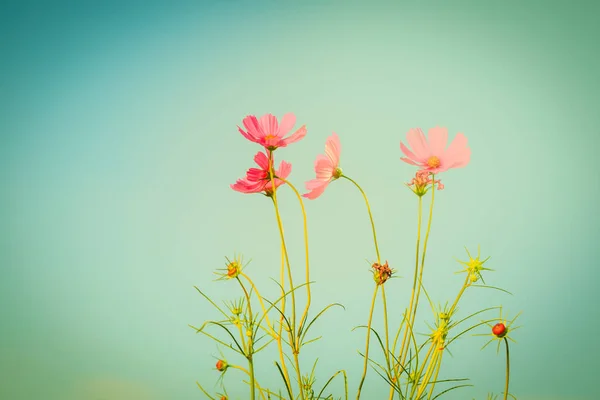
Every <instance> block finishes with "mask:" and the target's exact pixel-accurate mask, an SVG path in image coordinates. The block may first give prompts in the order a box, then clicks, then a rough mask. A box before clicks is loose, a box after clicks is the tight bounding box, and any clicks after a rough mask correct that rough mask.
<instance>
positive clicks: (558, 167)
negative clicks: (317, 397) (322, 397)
mask: <svg viewBox="0 0 600 400" xmlns="http://www.w3.org/2000/svg"><path fill="white" fill-rule="evenodd" d="M595 4H598V3H597V2H595V1H589V2H583V1H570V2H567V1H562V2H552V1H548V0H543V1H542V0H539V1H516V0H508V1H501V2H500V1H476V0H470V1H467V0H465V1H443V0H438V1H433V0H422V1H406V0H405V1H395V2H376V1H370V2H369V3H368V4H367V2H348V1H343V2H342V1H302V2H300V1H298V2H291V1H260V2H259V1H252V2H250V1H234V0H228V1H205V2H201V1H177V2H167V1H164V2H157V1H128V2H124V1H82V2H65V1H54V2H49V1H48V2H32V1H19V2H7V1H4V2H2V6H1V7H0V49H1V50H2V55H1V58H0V93H1V96H0V102H1V104H0V132H1V133H2V145H1V146H0V163H1V164H2V168H1V171H0V173H1V191H2V196H1V197H0V201H1V203H0V207H1V208H0V213H1V215H0V218H1V220H2V227H3V229H2V233H1V236H0V252H1V255H0V257H1V259H0V261H1V265H2V276H1V278H0V304H1V305H2V306H1V308H0V310H1V314H0V321H1V338H2V340H1V341H0V397H1V398H2V399H7V400H13V399H14V400H17V399H61V400H62V399H94V400H99V399H110V400H113V399H197V398H203V395H202V394H201V392H200V391H199V390H198V388H197V387H196V384H195V381H196V380H199V381H200V382H201V383H203V384H204V385H205V386H206V387H208V388H210V389H212V388H215V386H214V383H215V382H216V379H217V377H218V373H217V372H216V371H215V370H214V363H215V361H216V357H218V356H219V350H218V349H217V347H216V346H215V345H214V343H212V342H210V341H208V340H206V339H205V338H203V337H201V336H199V335H195V334H194V332H193V330H191V329H190V328H189V327H188V326H187V324H196V325H197V324H200V323H201V322H202V321H203V320H205V319H209V318H216V317H217V314H215V312H213V310H212V309H211V308H210V307H209V306H207V303H206V301H204V300H203V299H202V298H201V297H200V295H199V294H198V293H197V292H196V291H195V290H194V289H193V285H199V286H201V287H202V288H204V289H205V290H206V291H207V292H208V293H210V294H211V295H212V296H214V297H215V298H216V299H231V298H232V296H239V293H238V292H237V291H234V285H231V284H227V283H224V282H218V283H214V282H212V279H213V278H214V275H213V274H212V272H213V271H214V269H215V268H220V267H222V266H223V262H224V258H223V257H224V256H229V257H231V256H232V255H233V253H234V252H242V253H243V254H244V255H245V256H246V257H247V258H252V259H253V261H252V263H251V264H250V266H249V269H248V271H249V273H251V274H252V276H254V277H255V279H256V281H257V282H258V283H259V284H260V286H261V287H263V288H264V289H263V292H264V293H263V294H265V295H267V296H275V295H276V293H277V290H276V287H275V285H274V284H273V283H272V282H270V281H269V280H268V277H270V276H277V274H278V272H277V271H278V268H279V255H278V254H279V248H278V232H277V229H276V223H275V219H274V215H273V210H272V206H271V205H270V202H269V201H268V200H267V199H265V198H264V197H262V196H244V195H241V194H239V193H235V192H233V191H232V190H231V189H229V187H228V185H229V184H230V183H233V182H234V181H235V180H236V178H238V177H241V176H243V174H244V172H245V170H246V168H248V167H250V166H251V165H252V157H253V155H254V154H255V153H256V152H257V151H258V150H259V148H258V146H257V145H255V144H252V143H249V142H247V141H246V140H244V139H243V138H242V136H241V135H240V134H239V133H238V132H237V129H236V125H237V124H240V123H241V120H242V118H243V117H244V116H245V115H247V114H258V115H262V114H264V113H267V112H271V113H274V114H275V115H277V116H279V117H280V116H281V115H283V113H285V112H294V113H295V114H296V116H297V118H298V124H304V123H305V124H306V125H307V128H308V135H307V136H306V138H305V139H303V140H302V141H301V142H299V143H297V144H294V145H293V146H291V147H289V148H287V149H282V150H280V151H278V152H277V155H278V156H279V157H285V159H286V160H288V161H290V162H292V164H293V168H294V169H293V172H292V175H291V177H290V179H291V180H292V181H293V182H295V183H296V185H297V186H301V185H302V183H303V182H304V181H305V180H308V179H310V178H312V176H313V171H312V163H313V160H314V157H315V155H316V154H317V153H320V152H322V151H323V145H324V141H325V138H326V137H327V135H329V134H330V133H331V132H332V131H335V132H337V133H338V134H339V135H340V137H341V140H342V146H343V154H342V168H343V169H344V172H345V173H347V174H348V175H349V176H351V177H353V178H354V179H356V180H357V181H358V182H360V183H361V184H362V185H363V187H364V189H365V190H366V192H367V194H368V195H369V197H370V201H371V203H372V206H373V210H374V215H375V222H376V225H377V228H378V235H379V237H380V248H381V252H382V257H383V258H384V259H388V260H389V261H390V264H391V266H392V267H393V268H396V269H398V275H400V276H403V277H404V279H396V280H393V281H391V282H390V283H388V284H387V285H388V286H387V290H388V294H389V307H390V309H392V310H393V311H392V314H393V317H392V322H393V326H396V324H397V322H398V321H399V313H400V311H401V309H402V308H403V307H405V306H406V304H407V299H408V294H409V288H410V276H411V270H412V265H413V264H412V260H413V257H414V255H413V251H414V240H415V232H416V226H415V222H416V197H415V196H414V195H412V193H411V192H410V191H408V190H407V189H406V188H405V187H403V182H406V181H409V180H410V178H411V176H412V174H413V173H414V168H413V167H411V166H409V165H407V164H404V163H403V162H401V161H400V160H399V157H400V156H401V153H400V149H399V145H398V144H399V141H400V140H404V139H405V134H406V132H407V131H408V129H409V128H411V127H416V126H420V127H422V128H423V129H425V130H427V129H429V128H431V127H433V126H435V125H442V126H446V127H448V128H449V130H450V134H451V137H452V136H453V135H454V134H455V133H456V132H463V133H464V134H465V135H466V136H467V137H468V139H469V145H470V147H471V149H472V158H471V163H470V164H469V165H468V167H467V168H464V169H461V170H454V171H451V172H448V173H445V174H444V175H443V176H442V179H443V182H444V183H445V185H446V189H445V190H444V191H443V192H439V196H438V197H437V199H439V202H437V200H436V204H437V206H436V210H435V216H434V221H433V233H432V235H431V239H430V253H429V256H428V261H427V270H426V275H427V276H426V279H427V280H428V289H429V291H430V293H431V294H432V296H433V299H434V300H435V301H436V302H445V301H446V300H451V299H453V298H454V296H455V294H456V292H457V290H458V288H459V287H460V284H461V282H462V276H458V275H454V274H452V272H454V271H456V270H458V269H459V268H460V266H459V265H458V264H457V263H456V262H455V261H454V257H457V258H459V259H465V257H466V254H465V252H464V249H463V246H464V245H466V246H468V247H469V248H470V249H471V250H473V251H476V248H477V245H481V249H482V255H483V256H487V255H491V256H492V259H491V260H490V261H489V263H488V264H487V265H488V266H489V267H490V268H494V269H495V270H496V272H494V273H488V274H487V281H488V283H490V284H493V285H496V286H501V287H503V288H506V289H508V290H510V291H512V292H513V293H514V296H508V295H506V294H502V293H500V292H494V291H481V290H480V291H477V290H473V291H469V292H467V295H466V296H465V297H464V300H463V302H462V306H461V308H462V312H463V313H466V312H468V311H470V310H475V309H478V308H481V307H483V306H488V305H489V306H493V305H499V304H503V305H504V308H505V311H506V312H508V313H509V315H515V314H516V313H517V312H519V311H521V310H522V311H523V315H522V316H521V317H520V318H519V325H522V326H523V328H521V329H520V330H517V331H516V332H515V333H514V337H515V339H516V340H517V341H518V344H516V345H513V346H512V372H513V374H512V380H511V393H514V394H515V395H516V396H517V397H518V398H519V399H520V400H534V399H536V400H542V399H544V400H552V399H597V398H600V390H599V389H598V385H597V382H595V381H594V379H595V377H593V374H594V373H597V371H598V365H597V362H598V361H597V360H598V356H600V351H599V346H598V340H597V330H598V328H599V326H600V324H599V322H598V311H597V306H598V300H599V298H598V295H597V292H596V284H597V282H598V278H599V273H598V269H597V268H598V261H597V260H598V257H599V256H600V250H599V246H598V242H597V239H598V237H599V233H600V232H599V229H598V223H599V222H600V218H599V217H598V213H597V206H594V204H597V197H598V194H599V184H598V177H597V175H596V173H594V172H593V167H594V165H595V164H596V161H597V159H598V144H599V143H600V139H599V138H598V135H599V134H600V132H599V131H598V126H600V116H599V115H600V114H599V112H598V105H599V104H600V94H599V93H600V90H599V89H600V78H599V76H598V75H599V74H598V71H600V57H599V56H598V44H597V40H598V37H599V35H600V25H599V24H598V13H599V12H600V7H599V6H597V5H595ZM280 198H281V201H282V212H283V216H284V223H285V226H286V234H287V235H288V242H289V245H290V253H291V256H292V262H293V263H294V265H297V267H296V268H298V279H300V278H299V277H300V276H301V270H302V265H303V264H302V263H303V245H302V240H301V238H302V236H301V234H302V231H301V219H300V211H299V208H298V205H297V203H296V202H295V199H294V197H293V196H292V195H291V193H290V191H282V192H281V195H280ZM307 209H308V213H309V230H310V244H311V253H312V265H313V270H312V271H313V273H312V277H313V278H314V279H315V280H316V281H317V283H316V284H315V285H314V293H315V297H314V299H315V307H314V308H313V309H314V310H317V309H318V308H317V307H318V306H323V305H325V304H327V303H329V302H333V301H338V302H341V303H343V304H344V305H345V306H346V310H345V311H343V310H334V311H331V313H330V314H329V317H328V318H325V319H323V320H322V321H321V323H320V324H318V326H317V327H316V328H315V332H316V330H319V332H320V333H322V334H323V336H324V339H323V340H322V342H320V343H319V342H318V343H317V344H315V345H311V346H308V347H306V349H305V350H304V352H303V353H302V359H303V368H304V369H305V370H306V372H308V369H309V368H310V366H311V364H312V360H314V358H315V357H317V356H318V357H320V361H319V366H318V382H317V383H318V384H321V385H322V384H323V383H324V381H325V380H326V379H327V377H329V376H330V375H331V374H332V373H333V372H335V371H336V370H338V369H340V368H346V369H347V371H348V373H349V375H350V379H351V384H350V389H351V392H352V393H354V391H355V389H356V385H357V381H358V377H359V376H360V371H361V368H362V361H361V359H360V357H359V356H358V355H357V354H356V351H355V350H357V349H361V351H362V349H363V346H364V345H363V343H364V336H363V335H364V331H355V332H354V333H350V329H351V328H352V327H353V326H355V325H358V324H362V323H365V322H366V317H367V312H368V308H369V302H370V296H371V293H372V287H373V283H372V280H371V276H370V274H369V272H368V267H369V265H368V264H367V263H366V261H365V259H367V258H368V259H372V258H373V257H374V252H373V246H372V242H371V236H370V226H369V224H368V218H367V215H366V212H365V209H364V204H363V201H362V198H361V197H360V194H359V193H358V192H357V191H356V189H355V188H353V187H352V186H351V185H349V184H348V183H347V182H342V181H340V182H336V183H335V184H334V185H333V186H331V187H330V188H329V189H328V191H327V192H326V193H325V195H324V196H323V197H322V198H320V199H319V200H318V201H314V202H309V203H307ZM421 315H422V318H421V319H423V320H428V321H431V315H430V314H429V313H427V309H426V308H425V307H424V308H423V313H422V314H421ZM463 315H464V314H463ZM490 315H491V316H493V315H495V314H493V313H492V314H490ZM379 317H380V316H379V315H378V318H377V321H376V324H377V326H379V327H381V319H380V318H379ZM423 331H424V329H423ZM484 331H485V330H484ZM485 340H486V339H484V338H481V337H469V336H465V337H464V339H463V340H460V341H457V342H456V343H455V344H456V345H455V346H454V347H453V348H452V349H451V350H452V352H453V355H454V357H450V356H449V355H446V356H445V358H444V360H445V361H444V362H445V365H444V369H443V372H444V374H445V375H444V377H445V378H451V377H470V378H472V380H473V382H472V383H473V384H474V385H475V387H473V388H468V389H464V390H462V391H456V392H453V393H452V394H449V395H448V396H447V397H445V398H447V399H471V398H476V399H484V398H485V395H486V393H488V392H492V391H493V392H495V393H499V392H500V391H501V390H502V389H503V379H504V372H503V371H504V370H503V368H504V356H503V354H502V353H500V355H496V352H495V349H494V348H491V347H488V348H486V349H485V350H484V351H480V348H481V346H482V345H483V344H484V343H485ZM228 359H229V361H230V362H241V361H240V360H238V359H235V357H231V356H230V357H228ZM257 373H258V379H259V381H260V382H261V383H262V384H263V385H265V386H266V385H269V384H273V385H277V384H278V382H279V378H278V377H277V375H276V370H275V369H274V367H272V364H271V361H270V359H269V360H265V361H263V363H262V364H260V365H259V368H258V372H257ZM237 378H238V376H236V374H235V373H231V374H230V373H228V374H227V376H226V378H225V383H226V384H228V387H229V393H230V395H232V397H233V398H240V399H245V398H247V394H246V390H245V389H244V388H243V387H242V386H241V385H240V384H237V385H235V384H236V380H237ZM596 380H597V379H596ZM379 383H381V378H379V377H378V376H377V375H376V374H374V373H371V374H370V375H369V377H368V379H367V382H366V386H365V390H366V391H365V394H366V395H365V396H363V398H365V399H373V398H377V399H378V398H382V393H384V392H385V393H387V391H381V390H380V389H379V391H378V387H377V384H379ZM333 387H335V388H336V390H337V392H336V393H337V394H340V395H341V394H342V391H341V386H340V382H338V383H337V384H336V386H333ZM367 394H368V395H367Z"/></svg>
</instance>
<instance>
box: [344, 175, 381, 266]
mask: <svg viewBox="0 0 600 400" xmlns="http://www.w3.org/2000/svg"><path fill="white" fill-rule="evenodd" d="M342 178H346V179H348V180H349V181H350V182H352V183H354V186H356V187H357V188H358V190H360V193H362V195H363V198H364V199H365V203H366V204H367V211H368V212H369V219H370V220H371V229H372V231H373V242H374V243H375V253H376V254H377V263H378V264H381V257H379V246H378V245H377V232H375V223H374V222H373V213H371V206H370V205H369V199H368V198H367V195H366V194H365V192H364V191H363V190H362V188H361V187H360V185H359V184H358V183H356V182H355V181H354V180H353V179H351V178H349V177H347V176H346V175H342Z"/></svg>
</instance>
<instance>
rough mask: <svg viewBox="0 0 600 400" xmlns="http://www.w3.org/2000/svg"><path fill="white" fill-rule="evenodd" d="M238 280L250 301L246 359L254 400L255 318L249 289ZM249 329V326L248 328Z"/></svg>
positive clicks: (238, 278) (247, 300) (248, 301)
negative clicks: (253, 317)
mask: <svg viewBox="0 0 600 400" xmlns="http://www.w3.org/2000/svg"><path fill="white" fill-rule="evenodd" d="M236 279H237V281H238V282H239V284H240V286H241V287H242V290H243V291H244V295H245V296H246V303H248V318H249V319H250V322H249V323H248V324H249V328H250V332H251V334H250V337H248V350H247V354H246V359H247V360H248V369H249V370H250V399H251V400H254V399H255V395H256V394H255V388H254V386H255V384H254V361H253V353H254V340H253V335H254V327H253V325H252V324H253V323H254V320H253V319H252V306H251V305H250V295H249V294H248V291H247V290H246V287H245V286H244V284H243V283H242V280H241V279H240V277H239V276H238V277H236ZM246 329H248V328H246ZM242 341H243V337H242Z"/></svg>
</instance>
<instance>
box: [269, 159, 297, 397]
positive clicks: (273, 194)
mask: <svg viewBox="0 0 600 400" xmlns="http://www.w3.org/2000/svg"><path fill="white" fill-rule="evenodd" d="M269 177H270V180H271V193H270V196H271V199H272V200H273V205H274V207H275V216H276V218H277V226H278V228H279V236H280V237H281V244H282V247H283V253H284V255H285V262H286V266H287V273H288V279H289V281H290V288H291V289H292V292H291V295H292V320H291V327H290V328H291V329H290V332H289V333H290V346H291V347H292V353H294V355H297V352H298V349H297V348H296V341H295V340H294V334H295V333H294V332H295V327H296V295H295V293H294V290H293V289H294V281H293V279H292V268H291V266H290V258H289V255H288V251H287V247H286V245H285V235H284V234H283V224H282V222H281V215H280V213H279V204H278V203H277V188H276V185H275V171H274V170H273V152H272V151H270V150H269ZM278 179H279V178H278ZM294 359H295V363H296V372H297V374H298V377H300V376H301V373H300V363H299V362H298V357H294ZM298 385H299V386H300V397H301V398H302V400H304V398H305V396H304V391H303V390H302V387H301V385H302V380H300V379H299V380H298Z"/></svg>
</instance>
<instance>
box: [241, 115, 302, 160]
mask: <svg viewBox="0 0 600 400" xmlns="http://www.w3.org/2000/svg"><path fill="white" fill-rule="evenodd" d="M242 122H243V124H244V127H245V128H246V131H244V130H243V129H242V128H240V127H239V126H238V130H239V131H240V133H241V134H242V135H243V136H244V137H245V138H246V139H248V140H250V141H251V142H254V143H258V144H260V145H261V146H263V147H264V148H265V149H267V150H271V151H273V150H275V149H277V148H278V147H285V146H287V145H288V144H291V143H294V142H297V141H298V140H300V139H302V138H303V137H304V136H305V135H306V126H304V125H302V126H301V127H300V129H298V130H297V131H296V132H294V133H293V134H291V135H290V136H288V137H287V138H284V136H285V135H286V134H287V133H288V132H289V131H291V130H292V128H293V127H294V124H295V123H296V116H295V115H294V114H292V113H287V114H285V115H284V116H283V118H281V123H280V124H278V123H277V118H276V117H274V116H273V115H271V114H265V115H263V116H262V117H260V119H257V118H256V117H255V116H254V115H249V116H247V117H246V118H244V120H243V121H242Z"/></svg>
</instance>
